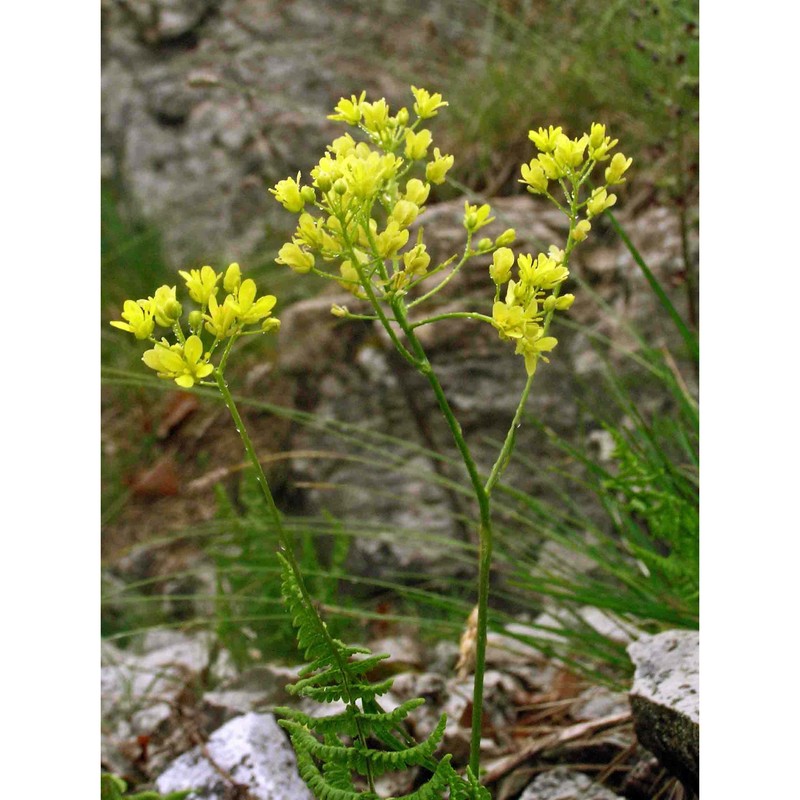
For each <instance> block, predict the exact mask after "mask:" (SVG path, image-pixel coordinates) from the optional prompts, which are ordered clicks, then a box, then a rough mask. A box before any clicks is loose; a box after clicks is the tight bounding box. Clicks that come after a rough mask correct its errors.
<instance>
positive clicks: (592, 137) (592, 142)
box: [589, 122, 606, 150]
mask: <svg viewBox="0 0 800 800" xmlns="http://www.w3.org/2000/svg"><path fill="white" fill-rule="evenodd" d="M605 138H606V126H605V125H601V124H600V123H599V122H593V123H592V127H591V128H590V129H589V147H591V148H592V149H593V150H596V149H597V148H598V147H600V145H601V144H602V143H603V142H604V141H605Z"/></svg>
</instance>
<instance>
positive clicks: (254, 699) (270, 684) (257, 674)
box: [203, 664, 300, 714]
mask: <svg viewBox="0 0 800 800" xmlns="http://www.w3.org/2000/svg"><path fill="white" fill-rule="evenodd" d="M299 669H300V668H299V667H285V666H281V665H279V664H263V665H259V666H256V667H251V668H250V669H248V670H245V671H244V672H243V673H242V674H241V675H238V676H237V677H235V678H233V679H232V680H230V681H227V682H226V683H224V684H223V685H222V686H220V687H219V688H218V689H216V690H215V691H213V692H206V693H205V695H204V696H203V700H204V702H206V703H208V704H210V705H212V706H215V707H218V708H221V709H224V710H225V711H226V712H228V713H229V714H245V713H248V712H251V711H266V710H268V709H270V708H272V707H274V706H280V705H289V704H291V703H292V702H294V701H295V699H294V698H293V696H292V695H290V694H289V693H288V692H287V691H286V686H287V684H289V683H293V682H294V681H296V680H297V673H298V672H299Z"/></svg>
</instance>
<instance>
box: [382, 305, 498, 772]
mask: <svg viewBox="0 0 800 800" xmlns="http://www.w3.org/2000/svg"><path fill="white" fill-rule="evenodd" d="M392 310H393V311H394V316H395V319H396V320H397V323H398V324H399V326H400V328H401V329H402V331H403V333H405V335H406V338H407V339H408V343H409V345H410V347H411V351H412V352H413V353H414V355H415V356H416V358H417V360H418V362H419V366H418V369H419V371H420V372H421V373H422V374H423V375H424V376H425V377H426V379H427V380H428V383H430V385H431V388H432V389H433V393H434V395H435V396H436V400H437V402H438V404H439V409H440V410H441V412H442V414H443V415H444V418H445V420H446V422H447V426H448V427H449V428H450V432H451V434H452V436H453V439H454V441H455V444H456V447H457V448H458V452H459V453H460V454H461V458H462V460H463V461H464V466H465V467H466V468H467V473H468V474H469V479H470V482H471V484H472V488H473V490H474V492H475V499H476V500H477V501H478V509H479V514H480V524H479V526H478V550H479V553H478V621H477V630H476V644H475V673H474V675H475V682H474V686H473V692H472V734H471V737H470V756H469V766H470V768H471V769H472V772H473V774H475V775H478V774H479V770H480V758H481V727H482V720H483V684H484V675H485V672H486V636H487V629H488V615H489V575H490V571H491V565H492V520H491V507H490V503H489V494H488V492H487V491H486V489H485V488H484V485H483V481H482V480H481V477H480V475H479V474H478V467H477V465H476V464H475V459H474V458H473V457H472V453H471V452H470V449H469V446H468V445H467V442H466V440H465V439H464V433H463V431H462V430H461V424H460V423H459V421H458V420H457V419H456V416H455V414H454V413H453V409H452V408H451V407H450V403H449V402H448V400H447V396H446V395H445V392H444V389H443V388H442V385H441V383H439V378H438V377H437V375H436V373H435V372H434V371H433V368H432V367H431V363H430V361H429V360H428V356H427V354H426V353H425V350H424V348H423V347H422V344H421V342H420V341H419V339H417V337H416V335H415V334H414V329H413V326H412V325H411V324H410V323H409V321H408V318H407V317H406V314H405V308H404V307H403V304H402V302H400V301H395V302H394V303H392Z"/></svg>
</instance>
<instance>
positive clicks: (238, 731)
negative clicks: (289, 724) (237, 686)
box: [156, 714, 312, 800]
mask: <svg viewBox="0 0 800 800" xmlns="http://www.w3.org/2000/svg"><path fill="white" fill-rule="evenodd" d="M206 750H207V752H208V755H210V756H211V758H212V759H213V760H214V764H215V765H216V767H217V768H219V769H221V770H223V771H224V772H226V773H228V775H229V776H230V779H226V778H225V777H223V775H222V774H221V773H220V771H219V769H217V768H215V766H213V765H212V764H211V763H210V762H209V760H208V758H207V757H206V755H205V754H204V752H203V749H202V748H200V747H196V748H194V749H193V750H191V751H189V752H188V753H184V755H182V756H180V758H178V759H176V760H175V761H173V762H172V764H170V766H169V767H168V768H167V769H166V771H165V772H164V773H163V774H162V775H161V776H160V777H159V778H158V780H157V781H156V788H157V789H158V791H159V792H161V793H162V794H163V793H166V792H175V791H179V790H181V789H189V788H191V789H193V790H194V791H193V792H192V794H191V795H189V800H226V798H228V797H230V796H231V789H233V788H235V787H234V786H233V783H232V782H234V783H236V784H240V785H242V786H244V787H246V789H247V791H249V793H250V797H252V798H253V800H312V795H311V793H310V792H309V790H308V788H307V787H306V785H305V783H303V781H302V779H301V778H300V776H299V774H298V773H297V762H296V760H295V755H294V751H293V750H292V747H291V745H290V743H289V740H288V738H287V737H286V735H285V734H284V732H283V731H282V730H281V729H280V728H279V727H278V725H277V723H276V722H275V718H274V717H273V716H272V715H271V714H245V715H244V716H241V717H236V718H235V719H233V720H231V721H230V722H228V723H227V724H226V725H224V726H223V727H222V728H220V729H219V730H217V731H215V732H214V733H213V734H211V737H210V739H209V740H208V743H207V745H206ZM240 791H241V790H240ZM237 796H238V795H237Z"/></svg>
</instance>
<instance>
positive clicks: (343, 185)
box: [333, 178, 347, 194]
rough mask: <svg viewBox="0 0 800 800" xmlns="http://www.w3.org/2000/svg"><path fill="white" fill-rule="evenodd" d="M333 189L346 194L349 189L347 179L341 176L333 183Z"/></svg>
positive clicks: (337, 192)
mask: <svg viewBox="0 0 800 800" xmlns="http://www.w3.org/2000/svg"><path fill="white" fill-rule="evenodd" d="M333 191H334V192H336V194H344V193H345V192H346V191H347V181H346V180H345V179H344V178H339V179H338V180H337V181H336V183H334V184H333Z"/></svg>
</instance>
